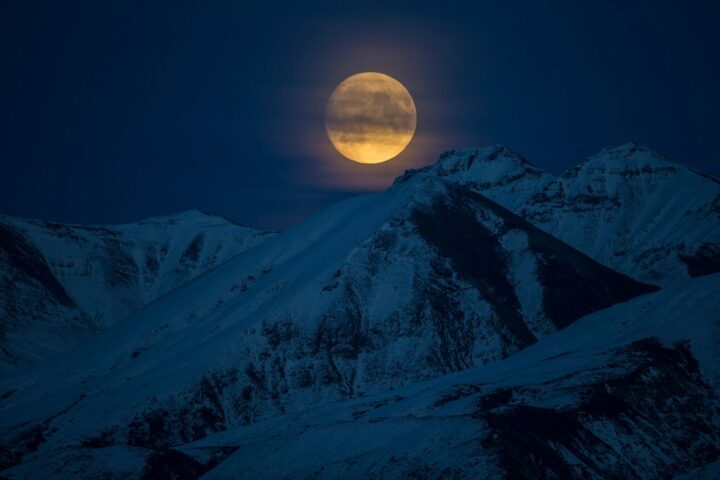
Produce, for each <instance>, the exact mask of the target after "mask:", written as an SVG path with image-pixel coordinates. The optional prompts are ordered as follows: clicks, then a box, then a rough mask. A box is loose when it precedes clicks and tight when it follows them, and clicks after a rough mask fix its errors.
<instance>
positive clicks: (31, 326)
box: [0, 210, 275, 372]
mask: <svg viewBox="0 0 720 480" xmlns="http://www.w3.org/2000/svg"><path fill="white" fill-rule="evenodd" d="M274 234H275V232H261V231H257V230H254V229H252V228H248V227H244V226H242V225H238V224H236V223H233V222H231V221H229V220H227V219H225V218H223V217H220V216H217V215H213V214H208V213H203V212H200V211H197V210H194V211H189V212H184V213H181V214H178V215H172V216H167V217H155V218H149V219H147V220H144V221H142V222H139V223H135V224H129V225H109V226H83V225H64V224H58V223H52V222H45V221H41V220H22V219H17V218H12V217H7V216H0V284H2V294H0V318H2V325H0V372H2V371H7V370H8V369H10V368H13V367H14V366H16V365H18V364H22V363H23V362H25V361H28V360H33V359H38V358H44V357H46V356H48V355H51V354H54V353H58V352H61V351H63V350H65V349H66V348H68V347H70V346H72V345H74V344H75V343H77V342H78V341H80V340H81V339H83V338H87V337H88V336H91V335H94V334H95V333H97V332H98V331H100V330H103V329H105V328H107V327H109V326H111V325H112V324H114V323H115V322H117V321H118V320H120V319H121V318H124V317H126V316H128V315H129V314H131V313H133V312H135V311H137V310H138V309H140V308H141V307H142V306H144V305H146V304H148V303H150V302H152V301H153V300H155V299H156V298H158V297H160V296H162V295H163V294H165V293H167V292H169V291H170V290H172V289H173V288H175V287H178V286H180V285H182V284H184V283H186V282H187V281H189V280H191V279H192V278H194V277H196V276H198V275H199V274H201V273H203V272H205V271H207V270H209V269H211V268H213V267H215V266H216V265H219V264H221V263H223V262H225V261H226V260H228V259H230V258H232V257H233V256H235V255H237V254H238V253H240V252H242V251H244V250H246V249H248V248H250V247H253V246H255V245H257V244H258V243H260V242H262V241H263V240H264V239H266V238H269V237H271V236H273V235H274Z"/></svg>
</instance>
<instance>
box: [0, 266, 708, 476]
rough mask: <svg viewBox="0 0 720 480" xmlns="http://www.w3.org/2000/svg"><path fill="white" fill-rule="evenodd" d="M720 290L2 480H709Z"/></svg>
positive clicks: (84, 449) (676, 289)
mask: <svg viewBox="0 0 720 480" xmlns="http://www.w3.org/2000/svg"><path fill="white" fill-rule="evenodd" d="M719 289H720V274H715V275H709V276H705V277H702V278H697V279H692V280H686V281H684V282H681V283H677V284H675V285H673V286H672V287H669V288H667V289H664V290H662V291H659V292H656V293H652V294H649V295H644V296H641V297H638V298H636V299H634V300H631V301H629V302H626V303H623V304H619V305H616V306H614V307H611V308H608V309H606V310H602V311H600V312H596V313H594V314H592V315H589V316H587V317H585V318H583V319H581V320H579V321H577V322H575V323H574V324H572V325H570V326H568V327H567V328H566V329H564V330H562V331H560V332H557V333H555V334H553V335H550V336H548V337H546V338H544V339H542V340H540V341H539V342H538V343H536V344H534V345H532V346H530V347H528V348H527V349H525V350H524V351H522V352H519V353H518V354H516V355H513V356H511V357H509V358H507V359H505V360H501V361H499V362H496V363H493V364H490V365H487V366H483V367H477V368H471V369H468V370H465V371H463V372H456V373H450V374H446V375H444V376H440V377H437V378H434V379H431V380H428V381H424V382H420V383H416V384H412V385H407V386H405V387H402V388H399V389H396V390H394V391H391V392H385V393H381V394H379V395H376V396H372V397H367V398H355V399H350V400H345V401H341V402H333V403H328V404H326V405H322V406H319V407H317V408H314V409H310V410H307V411H302V412H297V413H293V414H290V415H285V416H279V417H275V418H271V419H268V420H265V421H262V422H259V423H256V424H254V425H248V426H242V427H235V428H230V429H229V430H227V431H225V432H221V433H216V434H213V435H210V436H208V437H206V438H204V439H202V440H199V441H196V442H192V443H189V444H186V445H178V446H175V448H173V449H169V450H154V449H151V448H145V447H137V446H130V447H128V446H118V445H113V446H108V445H105V444H103V443H102V442H101V441H96V442H95V443H85V444H84V445H78V444H68V445H63V446H61V447H60V448H54V449H44V450H40V451H39V452H38V453H37V454H34V455H28V456H27V458H26V461H25V463H23V464H21V465H18V466H16V467H14V468H10V469H9V470H5V471H3V472H2V475H4V476H6V477H7V478H11V479H15V478H30V477H32V478H36V479H43V478H52V475H57V474H60V473H61V474H64V475H66V476H68V477H73V476H74V477H75V478H78V477H79V478H83V477H89V476H93V475H94V476H96V477H100V476H102V475H106V478H115V477H113V475H115V476H117V478H121V475H125V477H122V478H140V477H141V476H142V477H143V478H152V477H162V476H165V477H168V478H169V477H170V476H171V475H175V477H173V478H199V477H201V476H202V478H204V479H215V478H217V479H222V478H267V479H280V478H315V479H323V478H328V479H332V478H349V479H354V478H383V479H385V478H387V479H390V478H456V479H466V478H468V479H470V478H488V479H502V478H508V479H536V478H578V479H580V478H582V479H588V478H589V479H604V478H629V479H643V478H678V479H680V478H715V477H716V476H717V474H718V473H720V415H719V414H718V412H719V411H720V397H719V394H720V364H718V363H717V357H718V354H720V320H719V319H718V316H717V313H716V312H717V311H718V309H719V308H720V297H718V296H717V295H716V292H717V291H718V290H719ZM50 472H52V473H50ZM684 474H687V477H685V476H684Z"/></svg>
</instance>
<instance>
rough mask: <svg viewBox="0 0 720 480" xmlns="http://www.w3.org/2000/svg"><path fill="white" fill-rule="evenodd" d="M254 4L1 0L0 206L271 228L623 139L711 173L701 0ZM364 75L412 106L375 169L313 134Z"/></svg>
mask: <svg viewBox="0 0 720 480" xmlns="http://www.w3.org/2000/svg"><path fill="white" fill-rule="evenodd" d="M263 3H265V2H260V1H258V2H254V3H247V2H241V1H234V2H220V1H216V2H200V1H198V2H184V1H178V0H173V1H154V2H135V1H114V2H101V1H91V2H73V1H67V2H57V1H48V2H42V3H41V2H34V1H27V0H23V1H7V0H0V122H1V124H0V213H4V214H11V215H17V216H23V217H37V218H44V219H48V220H55V221H63V222H78V223H120V222H129V221H136V220H139V219H141V218H144V217H148V216H152V215H158V214H167V213H173V212H178V211H182V210H187V209H190V208H198V209H204V210H210V211H214V212H217V213H221V214H224V215H227V216H228V217H230V218H233V219H235V220H237V221H240V222H242V223H245V224H248V225H251V226H258V227H276V228H285V227H288V226H290V225H292V224H294V223H296V222H298V221H300V220H302V219H303V218H306V217H307V216H308V215H311V214H312V213H313V212H315V211H317V210H318V209H320V208H322V207H324V206H327V205H329V204H331V203H333V202H336V201H338V200H339V199H342V198H345V197H347V196H350V195H355V194H358V193H360V192H365V191H372V190H378V189H382V188H385V187H387V186H388V185H389V184H390V183H391V182H392V179H393V178H394V177H395V176H396V175H398V174H399V173H401V172H402V171H403V170H404V169H406V168H412V167H417V166H421V165H425V164H428V163H433V162H434V161H435V160H436V159H437V157H438V155H439V154H440V153H441V152H442V151H444V150H447V149H453V148H461V147H469V146H483V145H487V144H494V143H502V144H505V145H507V146H509V147H511V148H513V149H514V150H516V151H518V152H519V153H520V154H522V155H523V156H525V157H526V158H528V159H529V160H530V161H532V162H533V163H535V164H536V165H537V166H539V167H541V168H543V169H545V170H548V171H550V172H552V173H560V172H561V171H562V170H564V169H565V168H567V167H569V166H571V165H573V164H576V163H579V162H581V161H583V160H585V159H586V158H587V157H588V156H589V155H591V154H593V153H595V152H597V151H598V150H599V149H600V148H602V147H604V146H608V145H616V144H620V143H625V142H627V141H629V140H635V141H638V142H640V143H643V144H645V145H647V146H649V147H651V148H653V149H655V150H657V151H659V152H661V153H664V154H667V155H669V156H670V157H672V158H674V159H676V160H679V161H683V162H685V163H688V164H690V165H692V166H694V167H696V168H698V169H701V170H704V171H706V172H708V173H713V174H719V173H720V145H719V143H720V142H718V140H719V137H720V120H719V119H718V114H719V111H720V92H719V90H718V86H719V85H720V65H719V64H720V62H719V61H718V58H720V33H719V32H720V29H718V28H717V24H718V15H719V14H720V8H719V7H717V6H715V5H718V3H717V2H710V1H707V2H679V1H676V2H663V1H652V2H644V1H632V2H628V1H622V2H605V1H603V2H592V5H591V2H537V1H527V2H500V1H498V2H482V1H478V2H472V3H467V4H460V3H453V2H448V1H443V2H435V3H424V2H414V1H407V2H400V3H394V4H393V5H392V6H387V5H382V6H381V5H380V4H372V6H370V5H371V3H369V2H365V1H357V2H333V3H332V4H327V5H321V4H319V3H315V2H310V3H312V5H313V7H307V5H306V6H305V7H306V8H304V9H303V10H299V9H297V7H293V6H292V4H290V3H289V4H287V5H284V4H281V3H275V2H269V3H270V4H268V5H265V6H263V5H262V4H263ZM293 3H308V2H293ZM673 4H674V5H673ZM330 5H332V6H330ZM363 71H377V72H383V73H386V74H388V75H391V76H393V77H394V78H396V79H398V80H399V81H401V82H402V83H403V84H404V85H405V86H406V87H407V88H408V90H409V91H410V92H411V94H412V95H413V97H414V99H415V103H416V105H417V112H418V126H417V133H416V137H415V139H414V140H413V142H412V143H411V144H410V146H409V147H408V149H407V150H406V151H405V152H403V153H402V154H401V155H400V156H399V157H397V158H395V159H394V160H392V161H390V162H388V163H386V164H381V165H359V164H354V163H353V162H350V161H349V160H346V159H344V158H343V157H341V156H340V155H339V154H338V153H337V152H335V151H334V150H333V148H332V146H331V145H330V143H329V142H328V140H327V137H326V135H325V131H324V124H323V114H324V109H325V102H326V100H327V98H328V96H329V94H330V92H331V91H332V90H333V88H334V87H335V86H336V85H337V84H338V83H339V82H340V81H342V80H343V79H344V78H346V77H347V76H349V75H352V74H354V73H358V72H363Z"/></svg>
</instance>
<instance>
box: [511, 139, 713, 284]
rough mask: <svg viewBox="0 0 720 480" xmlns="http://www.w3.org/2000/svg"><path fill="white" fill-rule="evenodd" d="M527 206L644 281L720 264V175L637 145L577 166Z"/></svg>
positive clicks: (537, 219)
mask: <svg viewBox="0 0 720 480" xmlns="http://www.w3.org/2000/svg"><path fill="white" fill-rule="evenodd" d="M520 213H521V215H522V216H524V217H525V218H527V219H528V220H529V221H530V222H532V223H534V224H536V225H538V226H539V227H541V228H542V229H544V230H546V231H547V232H549V233H550V234H552V235H554V236H557V237H558V238H561V239H562V240H564V241H565V242H567V243H569V244H570V245H573V246H574V247H576V248H578V249H579V250H581V251H584V252H586V253H588V254H590V255H591V256H592V257H593V258H595V259H596V260H598V261H600V262H601V263H604V264H605V265H609V266H611V267H612V268H615V269H617V270H619V271H622V272H624V273H627V274H628V275H631V276H633V277H635V278H639V279H641V280H644V281H650V282H661V281H663V280H666V279H668V280H672V279H676V278H684V277H687V276H698V275H702V274H707V273H712V272H718V271H720V180H718V179H717V178H714V177H711V176H708V175H704V174H702V173H699V172H696V171H694V170H693V169H691V168H689V167H687V166H685V165H683V164H680V163H676V162H672V161H670V160H667V159H666V158H664V157H662V156H661V155H658V154H657V153H655V152H653V151H651V150H649V149H647V148H645V147H642V146H639V145H636V144H626V145H623V146H620V147H617V148H608V149H605V150H603V151H602V152H600V153H599V154H597V155H595V156H593V157H591V158H590V159H589V160H588V161H587V162H585V163H583V164H580V165H578V166H576V167H573V168H571V169H569V170H568V171H567V172H565V173H564V174H563V175H562V176H561V177H560V178H559V179H557V180H556V181H555V182H553V183H551V184H549V185H548V186H547V187H546V188H545V189H544V190H543V191H542V193H541V194H540V195H537V196H536V197H534V198H533V199H532V200H531V201H530V202H528V203H527V204H526V205H525V206H523V207H522V209H521V210H520Z"/></svg>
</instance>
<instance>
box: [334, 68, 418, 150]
mask: <svg viewBox="0 0 720 480" xmlns="http://www.w3.org/2000/svg"><path fill="white" fill-rule="evenodd" d="M416 125H417V112H416V110H415V102H413V99H412V96H410V92H408V90H407V89H406V88H405V87H404V86H403V84H401V83H400V82H398V81H397V80H395V79H394V78H392V77H390V76H389V75H385V74H383V73H376V72H364V73H358V74H355V75H352V76H350V77H348V78H346V79H345V80H343V81H342V82H341V83H340V84H339V85H338V86H337V87H336V88H335V90H334V91H333V92H332V94H331V95H330V99H329V100H328V103H327V107H326V109H325V131H326V132H327V135H328V137H329V138H330V141H331V142H332V144H333V146H334V147H335V149H336V150H337V151H338V152H340V153H341V154H342V155H343V156H345V157H347V158H349V159H350V160H354V161H356V162H358V163H382V162H386V161H388V160H390V159H391V158H393V157H396V156H397V155H399V154H400V152H402V151H403V150H405V147H407V146H408V144H409V143H410V140H412V137H413V135H414V134H415V127H416Z"/></svg>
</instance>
